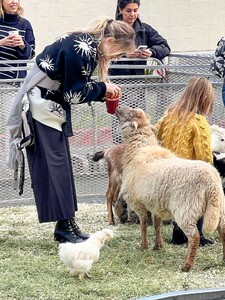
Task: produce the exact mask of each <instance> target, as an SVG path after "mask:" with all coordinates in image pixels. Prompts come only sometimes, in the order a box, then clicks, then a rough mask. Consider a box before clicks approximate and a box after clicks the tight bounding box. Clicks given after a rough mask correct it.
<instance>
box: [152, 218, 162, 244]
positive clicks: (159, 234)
mask: <svg viewBox="0 0 225 300" xmlns="http://www.w3.org/2000/svg"><path fill="white" fill-rule="evenodd" d="M153 224H154V228H155V233H156V239H155V246H154V248H153V249H154V250H159V249H162V248H163V246H164V241H163V238H162V225H163V222H162V219H161V218H160V217H159V216H156V215H153Z"/></svg>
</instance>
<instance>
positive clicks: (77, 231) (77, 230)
mask: <svg viewBox="0 0 225 300" xmlns="http://www.w3.org/2000/svg"><path fill="white" fill-rule="evenodd" d="M70 220H71V224H72V228H73V231H74V233H75V234H76V235H77V236H78V237H79V238H81V239H82V240H87V239H88V238H89V237H90V235H89V234H86V233H82V232H81V230H80V228H79V226H78V225H77V223H76V222H75V220H74V218H71V219H70Z"/></svg>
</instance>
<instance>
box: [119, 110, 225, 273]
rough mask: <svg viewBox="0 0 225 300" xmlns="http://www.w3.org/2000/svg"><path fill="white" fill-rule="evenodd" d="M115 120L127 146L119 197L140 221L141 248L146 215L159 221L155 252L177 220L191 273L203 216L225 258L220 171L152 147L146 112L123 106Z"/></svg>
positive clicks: (144, 244)
mask: <svg viewBox="0 0 225 300" xmlns="http://www.w3.org/2000/svg"><path fill="white" fill-rule="evenodd" d="M116 116H117V117H118V120H119V123H120V125H121V128H122V136H123V140H124V144H125V153H124V164H123V175H122V185H121V189H120V195H122V196H123V197H124V199H125V201H126V202H127V204H128V205H130V207H131V208H132V209H133V210H134V211H135V212H136V214H137V215H138V216H139V219H140V224H141V249H142V250H145V249H147V248H148V242H147V222H146V215H147V210H149V211H151V213H152V215H153V216H154V226H155V230H156V242H155V247H154V248H155V249H160V248H162V247H163V239H162V235H161V227H162V220H169V219H173V220H174V221H175V222H176V223H177V224H178V226H179V227H180V228H181V229H182V230H183V232H184V233H185V235H186V236H187V238H188V248H187V255H186V258H185V262H184V265H183V267H182V271H185V272H188V271H189V270H190V269H191V268H192V267H193V265H194V263H195V257H196V252H197V249H198V247H199V241H200V237H199V232H198V229H197V226H196V223H197V220H199V219H200V218H201V217H202V216H204V224H203V229H204V230H205V231H206V232H208V233H212V232H213V231H214V230H216V229H217V228H218V230H219V233H220V235H221V240H222V243H223V259H225V203H224V194H223V189H222V184H221V179H220V176H219V174H218V172H217V170H216V169H215V168H214V167H213V166H211V165H210V164H208V163H206V162H203V161H198V160H186V159H182V158H178V157H177V156H175V155H174V154H173V153H172V152H171V151H169V150H167V149H165V148H163V147H161V146H151V145H152V138H154V134H153V132H152V130H151V128H150V119H149V117H148V116H147V115H146V114H145V113H144V111H143V110H141V109H132V108H129V107H126V106H125V107H118V108H117V110H116Z"/></svg>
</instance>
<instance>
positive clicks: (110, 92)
mask: <svg viewBox="0 0 225 300" xmlns="http://www.w3.org/2000/svg"><path fill="white" fill-rule="evenodd" d="M105 85H106V98H107V99H109V100H110V98H112V99H115V98H116V99H117V98H120V97H121V96H122V92H121V87H119V86H118V85H117V84H113V83H109V82H106V83H105Z"/></svg>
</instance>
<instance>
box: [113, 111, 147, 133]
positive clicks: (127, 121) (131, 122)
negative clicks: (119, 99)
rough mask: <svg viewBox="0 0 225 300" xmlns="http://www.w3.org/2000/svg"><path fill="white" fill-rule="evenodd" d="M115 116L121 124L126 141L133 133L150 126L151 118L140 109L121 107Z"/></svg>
mask: <svg viewBox="0 0 225 300" xmlns="http://www.w3.org/2000/svg"><path fill="white" fill-rule="evenodd" d="M115 115H116V117H117V118H118V121H119V123H120V126H121V129H122V135H123V138H124V139H126V137H128V136H130V135H131V134H132V132H134V131H136V130H138V129H141V128H144V127H146V126H147V127H148V128H149V126H150V117H149V116H148V115H147V114H146V113H145V112H144V111H143V110H142V109H140V108H131V107H128V106H119V107H117V109H116V112H115Z"/></svg>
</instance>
